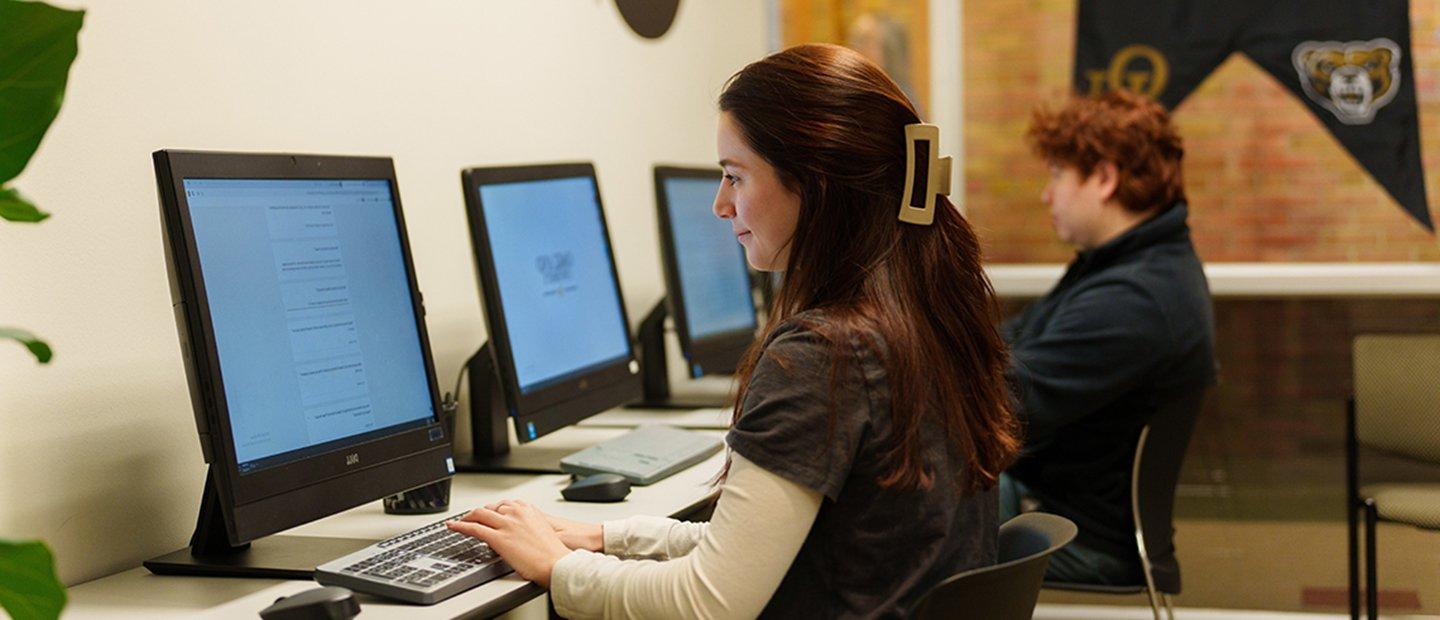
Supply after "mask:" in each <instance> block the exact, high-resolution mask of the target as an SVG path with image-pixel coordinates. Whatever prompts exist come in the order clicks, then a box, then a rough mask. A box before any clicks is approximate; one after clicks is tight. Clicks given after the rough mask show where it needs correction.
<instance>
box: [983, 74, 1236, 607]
mask: <svg viewBox="0 0 1440 620" xmlns="http://www.w3.org/2000/svg"><path fill="white" fill-rule="evenodd" d="M1027 137H1028V139H1029V141H1030V143H1031V145H1032V146H1033V147H1034V149H1035V152H1036V153H1037V154H1038V155H1039V156H1040V157H1042V158H1044V159H1045V162H1046V164H1047V165H1048V167H1049V182H1048V183H1047V184H1046V186H1045V190H1044V192H1043V193H1042V194H1041V200H1042V201H1044V202H1045V203H1046V204H1047V205H1049V207H1050V215H1051V222H1052V223H1053V225H1054V227H1055V232H1056V234H1057V235H1058V236H1059V237H1060V239H1061V240H1062V241H1064V242H1066V243H1068V244H1070V245H1073V246H1075V247H1076V249H1077V250H1078V253H1077V255H1076V257H1075V260H1074V261H1073V262H1072V263H1070V266H1069V268H1068V269H1067V270H1066V272H1065V275H1064V277H1063V278H1061V280H1060V282H1059V284H1057V285H1056V286H1055V288H1054V290H1052V291H1050V293H1049V294H1047V295H1046V296H1045V297H1044V298H1043V299H1041V300H1039V301H1037V302H1036V303H1034V304H1031V305H1030V306H1029V307H1028V308H1026V309H1025V311H1024V312H1023V313H1022V314H1021V315H1020V316H1018V317H1015V318H1014V319H1011V320H1010V321H1008V322H1007V323H1006V324H1005V327H1004V334H1005V337H1006V340H1007V341H1008V342H1009V344H1010V346H1011V350H1012V362H1011V368H1010V377H1009V378H1010V381H1011V383H1012V387H1013V389H1014V392H1015V396H1016V400H1017V401H1018V402H1019V403H1020V409H1021V411H1020V417H1021V419H1022V420H1024V422H1025V433H1026V447H1025V451H1024V456H1023V457H1022V458H1021V460H1020V461H1018V462H1017V463H1016V464H1015V465H1014V466H1012V467H1011V468H1010V469H1009V470H1008V471H1007V473H1006V474H1005V475H1004V476H1003V477H1002V482H1001V512H1002V519H1003V518H1008V517H1009V516H1011V515H1013V514H1016V513H1018V512H1019V511H1020V510H1021V506H1022V505H1025V506H1026V509H1038V510H1042V511H1045V512H1052V513H1056V514H1059V515H1062V516H1064V517H1067V518H1069V519H1070V520H1072V521H1074V522H1075V523H1076V524H1077V525H1079V526H1080V533H1079V536H1078V537H1077V538H1076V539H1075V542H1074V543H1072V544H1071V545H1070V546H1068V547H1066V548H1065V549H1062V550H1061V551H1060V552H1059V553H1057V554H1056V555H1055V556H1053V558H1052V560H1051V562H1050V569H1049V572H1048V573H1047V578H1048V579H1050V580H1053V581H1066V582H1077V583H1092V584H1109V585H1122V584H1123V585H1133V584H1136V583H1144V576H1143V574H1142V573H1141V564H1140V559H1139V555H1138V552H1137V549H1136V543H1135V525H1134V519H1133V517H1132V515H1131V511H1130V468H1131V464H1132V458H1133V454H1134V450H1135V446H1136V442H1137V440H1138V437H1139V434H1140V429H1141V428H1143V427H1144V426H1145V424H1146V423H1147V421H1148V420H1149V419H1150V417H1151V416H1152V415H1154V413H1155V412H1156V411H1158V410H1159V409H1160V408H1162V407H1165V406H1166V405H1167V404H1169V403H1170V402H1171V401H1173V400H1174V399H1177V398H1183V397H1185V396H1184V395H1186V394H1191V393H1194V392H1196V391H1198V390H1199V389H1203V388H1204V387H1206V386H1208V385H1209V384H1211V383H1213V382H1214V380H1215V360H1214V346H1215V327H1214V325H1215V322H1214V316H1213V314H1212V311H1211V304H1210V290H1209V286H1208V284H1207V283H1206V281H1205V273H1204V271H1203V270H1202V268H1201V264H1200V259H1199V257H1198V256H1197V255H1196V253H1195V247H1194V246H1193V245H1192V244H1191V242H1190V228H1189V226H1188V224H1187V223H1186V218H1187V216H1188V211H1187V207H1186V204H1185V188H1184V184H1183V182H1182V174H1181V159H1182V157H1183V156H1184V152H1185V151H1184V148H1183V146H1182V144H1181V140H1180V136H1179V134H1178V133H1177V132H1176V131H1175V128H1174V126H1173V125H1172V124H1171V123H1170V115H1169V114H1168V113H1167V112H1166V111H1165V109H1164V107H1162V106H1161V105H1160V104H1158V103H1156V102H1154V101H1152V100H1150V99H1147V98H1145V97H1142V96H1140V95H1135V94H1131V93H1127V92H1111V93H1107V94H1104V95H1101V96H1099V97H1096V98H1077V99H1074V100H1072V101H1070V102H1069V103H1068V104H1066V105H1065V106H1064V107H1062V108H1060V109H1058V110H1039V111H1037V112H1036V113H1035V116H1034V120H1033V123H1032V125H1031V127H1030V131H1029V133H1028V135H1027Z"/></svg>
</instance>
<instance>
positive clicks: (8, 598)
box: [0, 540, 65, 620]
mask: <svg viewBox="0 0 1440 620" xmlns="http://www.w3.org/2000/svg"><path fill="white" fill-rule="evenodd" d="M0 608H4V609H5V611H6V612H8V613H9V614H10V616H11V617H12V618H15V620H31V619H32V618H35V619H39V618H44V619H47V620H49V619H53V618H58V617H60V610H62V609H64V608H65V586H63V585H60V579H59V578H57V577H56V576H55V558H54V557H53V556H51V555H50V549H49V548H48V547H46V546H45V543H43V542H40V541H38V540H30V541H12V540H0Z"/></svg>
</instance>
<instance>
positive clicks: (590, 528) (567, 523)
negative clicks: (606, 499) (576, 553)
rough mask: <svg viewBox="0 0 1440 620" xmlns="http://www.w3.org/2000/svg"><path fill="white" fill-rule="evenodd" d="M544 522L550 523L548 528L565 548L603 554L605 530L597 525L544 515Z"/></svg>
mask: <svg viewBox="0 0 1440 620" xmlns="http://www.w3.org/2000/svg"><path fill="white" fill-rule="evenodd" d="M536 510H539V509H538V508H537V509H536ZM541 514H544V513H543V512H542V513H541ZM545 520H547V521H549V522H550V527H552V528H555V533H556V534H559V535H560V542H563V543H565V546H566V547H569V548H571V549H580V550H583V551H594V552H595V553H604V552H605V530H604V529H603V528H602V527H601V525H600V524H599V523H583V522H580V521H571V520H569V519H561V518H560V517H556V516H553V515H548V514H547V515H545Z"/></svg>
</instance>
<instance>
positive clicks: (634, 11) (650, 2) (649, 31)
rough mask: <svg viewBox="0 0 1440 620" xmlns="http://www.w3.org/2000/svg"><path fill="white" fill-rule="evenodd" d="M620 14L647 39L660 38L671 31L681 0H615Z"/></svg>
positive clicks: (637, 32) (636, 32) (631, 27)
mask: <svg viewBox="0 0 1440 620" xmlns="http://www.w3.org/2000/svg"><path fill="white" fill-rule="evenodd" d="M615 6H617V7H619V8H620V16H621V17H623V18H625V23H626V24H628V25H629V26H630V29H631V30H634V31H635V34H638V35H640V36H642V37H645V38H647V39H658V38H660V37H663V36H665V33H666V32H669V31H670V25H671V24H674V23H675V14H676V13H678V12H679V11H680V0H615Z"/></svg>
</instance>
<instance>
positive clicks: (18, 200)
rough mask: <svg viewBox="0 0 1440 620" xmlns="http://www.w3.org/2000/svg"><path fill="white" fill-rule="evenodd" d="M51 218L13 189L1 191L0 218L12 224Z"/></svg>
mask: <svg viewBox="0 0 1440 620" xmlns="http://www.w3.org/2000/svg"><path fill="white" fill-rule="evenodd" d="M47 217H50V214H49V213H46V212H44V211H41V210H40V209H39V208H38V207H36V206H35V204H34V203H32V202H30V201H29V200H26V199H25V197H24V196H21V195H20V192H18V191H15V190H14V189H13V188H6V189H0V218H4V219H7V220H10V221H12V222H39V221H41V220H44V219H45V218H47Z"/></svg>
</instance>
